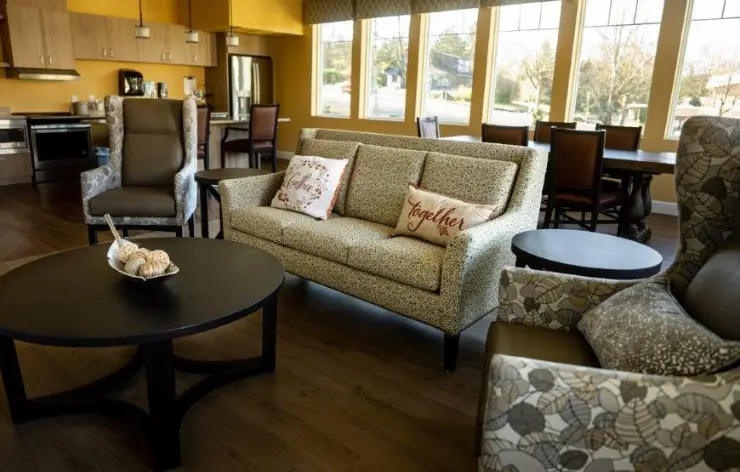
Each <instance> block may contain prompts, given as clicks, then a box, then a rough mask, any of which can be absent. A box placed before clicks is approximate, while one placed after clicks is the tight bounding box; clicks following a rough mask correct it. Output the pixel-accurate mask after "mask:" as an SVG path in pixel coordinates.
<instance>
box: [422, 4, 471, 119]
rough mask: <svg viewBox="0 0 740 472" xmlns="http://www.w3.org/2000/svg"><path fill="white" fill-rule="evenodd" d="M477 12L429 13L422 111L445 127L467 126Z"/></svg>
mask: <svg viewBox="0 0 740 472" xmlns="http://www.w3.org/2000/svg"><path fill="white" fill-rule="evenodd" d="M477 24H478V10H477V9H470V10H457V11H447V12H439V13H430V14H429V19H428V28H429V29H428V36H427V45H428V46H427V51H426V63H425V64H426V68H425V71H424V78H425V79H424V95H423V100H422V110H423V114H424V115H425V116H438V117H439V119H440V121H442V122H447V123H468V122H469V121H470V101H471V99H472V95H473V55H474V52H475V30H476V28H477Z"/></svg>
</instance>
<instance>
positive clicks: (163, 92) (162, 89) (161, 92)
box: [157, 82, 169, 98]
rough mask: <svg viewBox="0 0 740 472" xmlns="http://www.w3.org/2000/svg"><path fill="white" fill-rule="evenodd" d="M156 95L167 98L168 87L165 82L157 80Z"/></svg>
mask: <svg viewBox="0 0 740 472" xmlns="http://www.w3.org/2000/svg"><path fill="white" fill-rule="evenodd" d="M157 96H158V97H159V98H167V97H168V96H169V89H168V88H167V83H166V82H157Z"/></svg>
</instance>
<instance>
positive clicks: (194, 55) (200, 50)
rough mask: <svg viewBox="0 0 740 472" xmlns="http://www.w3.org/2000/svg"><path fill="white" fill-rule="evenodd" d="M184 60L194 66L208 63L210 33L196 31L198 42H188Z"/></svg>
mask: <svg viewBox="0 0 740 472" xmlns="http://www.w3.org/2000/svg"><path fill="white" fill-rule="evenodd" d="M186 47H187V50H188V52H187V57H186V62H187V63H188V64H193V65H196V66H208V65H210V47H211V35H210V33H206V32H205V31H198V42H197V43H189V44H187V45H186Z"/></svg>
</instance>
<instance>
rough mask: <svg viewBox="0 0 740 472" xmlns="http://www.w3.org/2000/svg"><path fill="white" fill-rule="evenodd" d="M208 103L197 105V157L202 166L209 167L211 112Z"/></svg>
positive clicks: (211, 108)
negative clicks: (201, 161)
mask: <svg viewBox="0 0 740 472" xmlns="http://www.w3.org/2000/svg"><path fill="white" fill-rule="evenodd" d="M212 111H213V107H212V106H210V105H198V159H202V160H203V168H204V169H209V168H210V167H211V150H210V147H211V112H212Z"/></svg>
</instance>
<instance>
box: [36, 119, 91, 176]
mask: <svg viewBox="0 0 740 472" xmlns="http://www.w3.org/2000/svg"><path fill="white" fill-rule="evenodd" d="M26 120H27V123H28V130H29V134H30V138H29V141H30V144H31V156H32V157H33V169H34V181H35V182H44V181H48V180H57V179H62V178H68V177H74V178H79V176H80V172H82V171H84V170H87V169H90V168H92V167H94V165H95V159H94V156H93V153H92V140H91V138H90V124H89V123H83V122H82V119H81V118H80V117H76V116H73V115H70V114H64V113H49V114H31V115H27V116H26Z"/></svg>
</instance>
